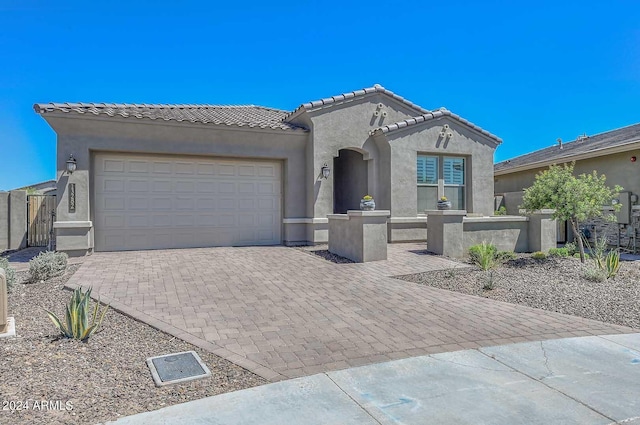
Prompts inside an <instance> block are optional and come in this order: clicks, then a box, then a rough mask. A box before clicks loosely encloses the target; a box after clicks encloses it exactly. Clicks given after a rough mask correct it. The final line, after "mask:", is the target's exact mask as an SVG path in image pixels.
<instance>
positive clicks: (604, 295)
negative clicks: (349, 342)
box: [397, 255, 640, 329]
mask: <svg viewBox="0 0 640 425" xmlns="http://www.w3.org/2000/svg"><path fill="white" fill-rule="evenodd" d="M621 264H622V266H621V268H620V272H619V273H618V275H617V276H616V277H615V278H613V279H608V280H606V281H604V282H591V281H589V280H587V279H586V278H585V277H584V270H586V269H587V268H593V267H594V262H593V261H592V260H587V262H586V263H585V264H582V263H581V262H580V260H579V259H575V258H547V259H545V260H535V259H533V258H531V256H530V255H518V258H516V259H513V260H509V261H507V262H506V263H504V264H503V265H501V266H499V267H497V268H495V269H493V270H491V271H489V272H484V271H482V270H480V269H479V268H460V269H455V268H453V269H449V270H442V271H437V272H428V273H419V274H413V275H406V276H397V278H398V279H402V280H406V281H409V282H415V283H419V284H423V285H429V286H433V287H435V288H440V289H446V290H449V291H456V292H462V293H464V294H470V295H476V296H480V297H486V298H491V299H494V300H499V301H506V302H509V303H513V304H523V305H527V306H529V307H535V308H541V309H544V310H549V311H555V312H558V313H564V314H571V315H574V316H580V317H584V318H587V319H594V320H600V321H602V322H608V323H614V324H617V325H623V326H629V327H632V328H636V329H640V261H625V262H622V263H621ZM489 279H491V281H492V282H493V289H490V290H487V289H484V287H485V285H486V283H487V281H488V280H489Z"/></svg>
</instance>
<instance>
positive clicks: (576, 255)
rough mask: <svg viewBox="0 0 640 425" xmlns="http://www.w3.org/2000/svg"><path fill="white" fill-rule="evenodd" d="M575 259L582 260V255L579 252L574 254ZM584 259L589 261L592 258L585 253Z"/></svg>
mask: <svg viewBox="0 0 640 425" xmlns="http://www.w3.org/2000/svg"><path fill="white" fill-rule="evenodd" d="M573 258H580V253H579V252H574V253H573ZM584 258H586V259H587V260H588V259H589V258H591V256H590V255H589V254H587V253H586V252H585V253H584Z"/></svg>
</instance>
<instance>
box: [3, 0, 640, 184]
mask: <svg viewBox="0 0 640 425" xmlns="http://www.w3.org/2000/svg"><path fill="white" fill-rule="evenodd" d="M375 83H379V84H382V85H383V86H385V87H386V88H387V89H390V90H392V91H394V92H396V93H398V94H400V95H401V96H404V97H406V98H408V99H409V100H411V101H413V102H415V103H417V104H419V105H421V106H423V107H425V108H427V109H434V108H438V107H441V106H444V107H446V108H448V109H450V110H451V111H453V112H455V113H457V114H459V115H461V116H463V117H464V118H466V119H468V120H469V121H471V122H473V123H475V124H478V125H480V126H481V127H483V128H485V129H486V130H488V131H491V132H492V133H494V134H496V135H498V136H500V137H501V138H502V139H504V143H503V144H502V146H500V147H499V148H498V150H497V151H496V161H500V160H503V159H507V158H511V157H514V156H517V155H520V154H523V153H527V152H530V151H532V150H536V149H539V148H542V147H545V146H549V145H551V144H553V143H555V140H556V139H557V138H559V137H560V138H562V139H563V140H564V141H569V140H573V139H574V138H575V137H576V136H577V135H579V134H582V133H585V132H586V133H587V134H595V133H599V132H603V131H607V130H610V129H613V128H617V127H622V126H625V125H630V124H635V123H638V122H640V107H639V100H640V2H637V1H631V0H629V1H615V0H613V1H608V2H601V1H597V2H596V1H553V2H551V1H545V0H542V1H536V2H515V1H514V2H510V1H491V0H487V1H455V0H451V1H447V2H389V1H386V2H383V1H378V0H369V1H342V2H334V1H304V0H302V1H299V2H297V3H296V2H251V1H243V2H239V1H238V2H225V3H224V4H219V3H218V2H215V1H206V2H205V1H203V2H195V1H188V0H187V1H179V2H178V1H175V0H174V1H171V2H169V1H163V0H156V1H153V2H151V1H149V2H143V1H133V0H131V1H117V0H116V1H109V2H87V1H73V0H72V1H66V2H51V1H29V0H2V1H1V2H0V148H1V150H0V155H1V156H0V157H1V158H2V159H3V160H2V161H1V162H0V164H1V165H0V167H1V168H0V190H7V189H12V188H15V187H18V186H23V185H28V184H32V183H36V182H39V181H42V180H47V179H52V178H55V163H54V162H55V133H54V132H53V130H51V128H50V127H49V126H48V125H47V123H46V122H45V121H44V120H43V119H42V118H41V117H40V116H38V115H37V114H36V113H35V112H34V111H33V109H32V105H33V104H34V103H36V102H54V101H55V102H80V101H82V102H140V103H210V104H257V105H264V106H270V107H275V108H281V109H287V110H290V109H293V108H295V107H296V106H298V105H299V104H300V103H303V102H306V101H310V100H315V99H318V98H323V97H328V96H331V95H334V94H340V93H343V92H346V91H352V90H356V89H360V88H363V87H369V86H372V85H373V84H375Z"/></svg>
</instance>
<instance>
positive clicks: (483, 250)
mask: <svg viewBox="0 0 640 425" xmlns="http://www.w3.org/2000/svg"><path fill="white" fill-rule="evenodd" d="M497 252H498V250H497V249H496V247H495V245H493V244H490V243H487V242H485V241H482V243H481V244H479V245H473V246H471V247H469V257H470V258H471V262H472V263H474V264H476V265H478V266H479V267H480V268H481V269H482V270H484V271H487V270H489V269H491V268H493V267H494V266H495V265H496V255H497Z"/></svg>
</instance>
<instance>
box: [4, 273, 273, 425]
mask: <svg viewBox="0 0 640 425" xmlns="http://www.w3.org/2000/svg"><path fill="white" fill-rule="evenodd" d="M78 267H79V266H77V265H71V266H69V267H68V269H67V272H66V273H65V274H64V275H63V276H60V277H57V278H53V279H50V280H48V281H46V282H43V283H34V284H20V283H19V284H17V285H15V286H14V289H13V291H12V292H11V293H10V294H9V302H8V304H9V315H10V316H14V317H15V319H16V332H17V337H16V338H2V339H0V403H2V405H0V424H15V425H19V424H58V423H60V424H63V423H64V424H66V423H80V424H84V423H99V422H105V421H111V420H116V419H118V418H119V417H121V416H126V415H132V414H135V413H140V412H145V411H149V410H156V409H160V408H162V407H165V406H168V405H172V404H177V403H182V402H186V401H190V400H196V399H200V398H203V397H208V396H212V395H216V394H221V393H225V392H230V391H235V390H240V389H244V388H248V387H253V386H256V385H262V384H265V383H267V382H266V381H265V380H264V379H262V378H260V377H259V376H257V375H254V374H253V373H251V372H248V371H246V370H245V369H242V368H240V367H238V366H236V365H234V364H233V363H231V362H229V361H227V360H224V359H222V358H220V357H218V356H216V355H214V354H211V353H209V352H207V351H204V350H201V349H199V348H197V347H194V346H192V345H191V344H188V343H185V342H184V341H181V340H179V339H177V338H174V337H172V336H171V335H167V334H165V333H163V332H160V331H158V330H156V329H153V328H151V327H150V326H147V325H145V324H144V323H140V322H138V321H136V320H134V319H132V318H130V317H128V316H125V315H123V314H121V313H119V312H117V311H115V310H111V309H110V310H109V311H108V312H107V314H106V317H105V319H104V322H103V326H102V328H101V330H100V331H98V333H96V334H94V335H93V336H92V337H91V338H90V339H89V341H88V342H87V343H82V342H79V341H75V340H68V339H60V338H58V332H57V329H56V328H55V327H54V326H53V324H52V323H51V321H50V320H49V318H48V317H47V315H46V314H45V311H44V310H45V309H48V310H51V311H53V312H55V313H57V314H58V315H62V313H63V311H64V310H63V309H64V306H65V305H66V303H67V302H68V301H69V299H70V297H71V291H68V290H64V289H63V286H64V283H65V282H66V281H67V280H68V279H69V277H71V275H72V274H73V273H74V272H75V271H76V270H77V268H78ZM18 275H19V281H25V280H26V277H27V272H21V273H19V274H18ZM190 350H193V351H196V352H197V353H198V355H199V356H200V357H201V358H202V360H203V361H204V363H205V364H206V365H207V367H208V368H209V369H210V370H211V374H212V376H211V377H209V378H205V379H201V380H197V381H191V382H188V383H184V384H176V385H171V386H167V387H162V388H157V387H156V386H155V385H154V383H153V379H152V377H151V372H150V371H149V368H148V367H147V365H146V359H147V358H148V357H151V356H157V355H162V354H169V353H176V352H181V351H190ZM25 407H28V408H29V409H28V410H26V409H25Z"/></svg>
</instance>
